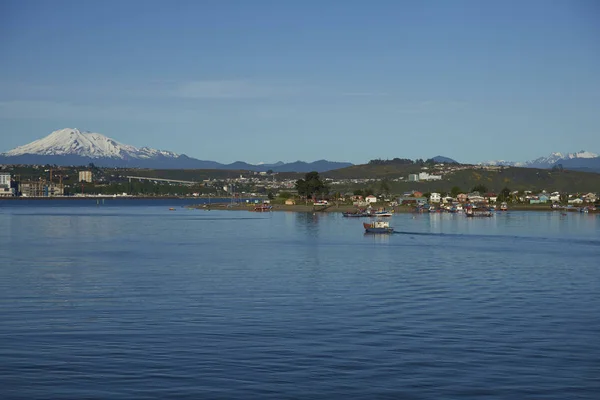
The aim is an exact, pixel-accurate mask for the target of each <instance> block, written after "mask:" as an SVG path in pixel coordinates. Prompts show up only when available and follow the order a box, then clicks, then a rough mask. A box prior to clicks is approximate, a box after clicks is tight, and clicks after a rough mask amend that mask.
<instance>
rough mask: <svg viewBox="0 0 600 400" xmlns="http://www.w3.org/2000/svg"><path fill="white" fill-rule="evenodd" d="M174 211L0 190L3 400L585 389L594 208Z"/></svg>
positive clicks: (591, 358)
mask: <svg viewBox="0 0 600 400" xmlns="http://www.w3.org/2000/svg"><path fill="white" fill-rule="evenodd" d="M181 205H182V203H180V202H176V201H155V202H143V201H131V200H129V201H126V202H117V201H107V202H106V204H105V205H100V206H96V204H95V201H92V202H87V201H79V202H77V201H69V202H67V201H63V202H31V203H22V202H0V254H1V255H0V398H2V399H19V398H22V399H44V398H60V399H84V398H85V399H91V398H96V399H108V398H110V399H134V398H196V399H197V398H243V399H250V398H255V399H268V398H270V399H282V398H327V399H330V398H361V399H377V398H390V399H462V398H473V399H479V398H485V399H561V400H563V399H598V398H600V339H599V337H600V261H599V260H600V217H599V216H595V215H584V214H575V213H573V214H569V215H567V216H562V215H561V214H560V213H552V212H548V213H545V212H529V213H522V212H508V213H504V214H498V215H496V216H495V217H493V218H482V219H468V218H465V217H464V216H458V215H408V214H404V215H397V216H394V217H393V218H392V219H391V221H392V222H391V224H392V225H393V226H394V227H395V228H396V229H397V230H399V231H401V233H399V234H394V235H390V236H373V235H364V234H363V230H362V226H361V222H362V220H359V219H345V218H343V217H342V216H341V215H340V214H329V215H324V214H318V215H312V214H304V213H284V212H276V213H265V214H259V213H250V212H237V211H210V212H208V211H200V210H186V209H183V208H180V206H181ZM170 206H175V207H177V210H176V211H169V210H168V207H170Z"/></svg>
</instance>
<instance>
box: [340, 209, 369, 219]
mask: <svg viewBox="0 0 600 400" xmlns="http://www.w3.org/2000/svg"><path fill="white" fill-rule="evenodd" d="M342 215H343V216H344V217H349V218H360V217H369V216H370V215H371V214H369V213H367V212H366V211H362V210H358V211H346V212H343V213H342Z"/></svg>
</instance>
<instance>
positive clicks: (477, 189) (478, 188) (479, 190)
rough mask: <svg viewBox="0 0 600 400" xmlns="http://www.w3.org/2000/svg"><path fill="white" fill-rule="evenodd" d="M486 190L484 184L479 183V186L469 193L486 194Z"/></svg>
mask: <svg viewBox="0 0 600 400" xmlns="http://www.w3.org/2000/svg"><path fill="white" fill-rule="evenodd" d="M487 191H488V188H487V186H485V185H484V184H482V183H480V184H479V185H475V186H474V187H473V189H471V192H479V193H480V194H484V193H487Z"/></svg>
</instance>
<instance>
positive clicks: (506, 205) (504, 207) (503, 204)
mask: <svg viewBox="0 0 600 400" xmlns="http://www.w3.org/2000/svg"><path fill="white" fill-rule="evenodd" d="M500 211H508V204H506V202H503V203H502V204H500Z"/></svg>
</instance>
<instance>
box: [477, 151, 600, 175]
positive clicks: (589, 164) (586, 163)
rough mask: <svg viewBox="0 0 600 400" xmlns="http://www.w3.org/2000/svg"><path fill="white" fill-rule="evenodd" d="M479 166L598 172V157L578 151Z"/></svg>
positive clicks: (484, 163)
mask: <svg viewBox="0 0 600 400" xmlns="http://www.w3.org/2000/svg"><path fill="white" fill-rule="evenodd" d="M481 165H504V166H508V167H523V168H540V169H548V168H553V167H555V166H559V165H560V166H562V168H563V169H570V170H576V171H587V172H600V157H599V156H598V154H594V153H591V152H589V151H584V150H581V151H578V152H576V153H552V154H550V155H548V156H545V157H539V158H536V159H535V160H531V161H524V162H515V161H505V160H496V161H486V162H483V163H481Z"/></svg>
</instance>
